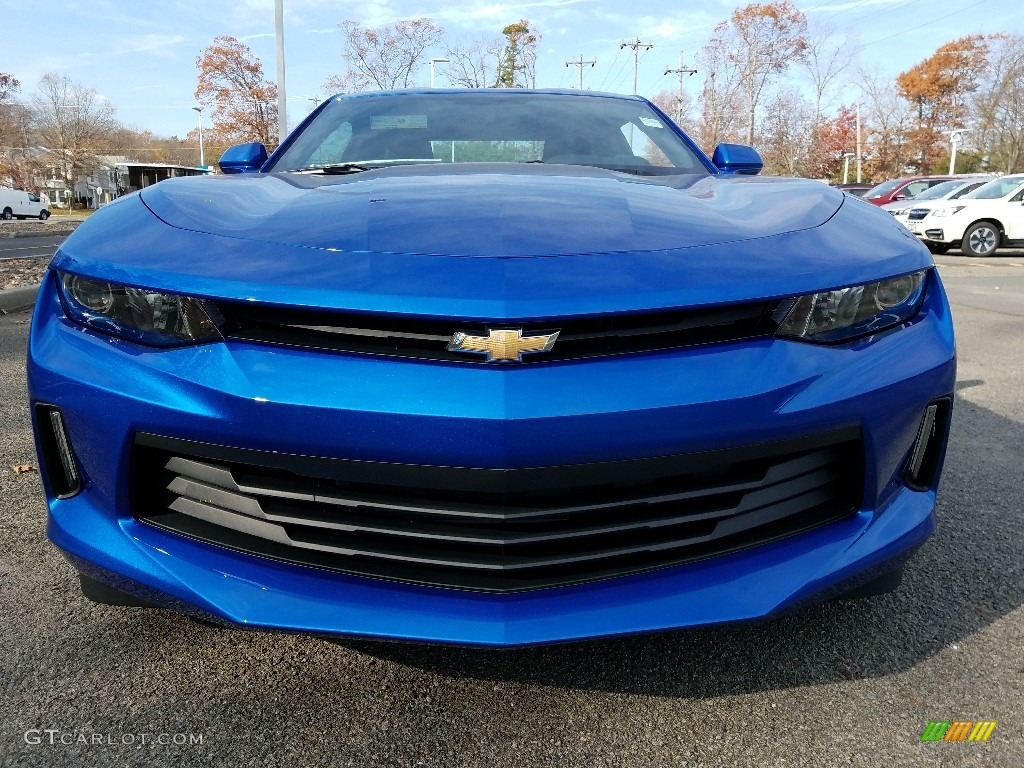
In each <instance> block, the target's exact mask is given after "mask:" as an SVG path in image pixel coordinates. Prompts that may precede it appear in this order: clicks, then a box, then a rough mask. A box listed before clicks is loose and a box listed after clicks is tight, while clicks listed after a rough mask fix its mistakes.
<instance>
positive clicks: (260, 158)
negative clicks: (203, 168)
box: [217, 141, 267, 173]
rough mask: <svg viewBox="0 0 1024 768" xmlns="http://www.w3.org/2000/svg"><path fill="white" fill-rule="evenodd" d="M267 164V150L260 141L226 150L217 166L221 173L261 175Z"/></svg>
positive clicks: (237, 145)
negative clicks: (264, 165)
mask: <svg viewBox="0 0 1024 768" xmlns="http://www.w3.org/2000/svg"><path fill="white" fill-rule="evenodd" d="M265 162H267V148H266V147H264V146H263V145H262V144H260V143H259V142H258V141H250V142H249V143H247V144H235V146H233V147H228V148H227V149H226V150H224V154H223V155H221V156H220V160H219V161H218V162H217V165H218V166H219V167H220V170H221V173H259V170H260V168H262V167H263V164H264V163H265Z"/></svg>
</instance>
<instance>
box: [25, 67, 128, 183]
mask: <svg viewBox="0 0 1024 768" xmlns="http://www.w3.org/2000/svg"><path fill="white" fill-rule="evenodd" d="M32 111H33V113H34V114H33V117H34V120H35V123H36V126H37V130H38V131H39V135H40V139H41V140H42V142H43V144H44V145H45V146H46V147H47V148H48V149H49V152H48V153H47V157H46V163H47V165H49V166H50V167H52V168H54V169H55V170H56V172H57V174H58V178H60V179H62V180H63V181H64V184H65V187H66V189H68V190H71V189H73V188H74V184H75V180H76V179H77V178H78V177H79V176H80V175H82V174H85V173H88V172H89V171H90V170H92V169H91V167H90V166H91V165H92V164H93V163H94V161H95V155H96V151H95V150H96V147H97V146H98V145H99V144H100V143H101V141H102V140H103V139H104V137H106V136H107V135H108V134H109V133H110V132H111V131H112V130H113V129H114V127H115V126H116V122H115V120H114V114H115V109H114V106H113V105H112V104H111V103H110V102H109V101H107V100H106V99H105V98H104V97H103V96H101V95H100V94H98V93H97V92H96V91H94V90H93V89H92V88H87V87H85V86H84V85H81V84H80V83H76V82H74V81H72V80H71V79H70V78H69V77H67V76H66V75H57V74H54V73H48V74H46V75H43V78H42V80H40V81H39V87H38V89H37V94H36V96H35V97H34V98H33V99H32Z"/></svg>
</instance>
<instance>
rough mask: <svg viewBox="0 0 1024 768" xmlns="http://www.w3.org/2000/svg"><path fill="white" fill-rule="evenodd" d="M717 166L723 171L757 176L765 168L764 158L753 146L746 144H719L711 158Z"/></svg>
mask: <svg viewBox="0 0 1024 768" xmlns="http://www.w3.org/2000/svg"><path fill="white" fill-rule="evenodd" d="M711 162H712V163H714V164H715V167H716V168H718V170H720V171H722V172H723V173H739V174H743V175H745V176H756V175H757V174H759V173H760V172H761V169H762V168H764V160H762V159H761V155H760V154H758V152H757V150H756V149H754V148H753V147H748V146H746V145H745V144H719V145H718V146H717V147H715V154H714V156H713V157H712V158H711Z"/></svg>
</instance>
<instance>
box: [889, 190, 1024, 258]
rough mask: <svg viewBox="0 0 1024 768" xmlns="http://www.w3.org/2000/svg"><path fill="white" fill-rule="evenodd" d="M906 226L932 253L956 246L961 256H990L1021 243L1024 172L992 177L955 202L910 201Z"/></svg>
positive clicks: (1022, 233) (1022, 234)
mask: <svg viewBox="0 0 1024 768" xmlns="http://www.w3.org/2000/svg"><path fill="white" fill-rule="evenodd" d="M914 202H915V203H916V202H918V201H916V200H915V201H914ZM906 226H907V228H908V229H909V230H910V231H911V232H913V233H914V234H915V235H917V236H918V237H919V238H920V239H921V241H922V242H923V243H924V244H925V245H927V246H928V250H930V251H931V252H932V253H945V252H946V251H948V250H949V249H950V248H960V250H961V251H963V253H964V255H965V256H991V255H992V254H994V253H995V252H996V250H997V249H998V248H1000V247H1007V246H1010V247H1012V246H1017V247H1021V246H1024V175H1019V174H1018V175H1015V176H1003V177H1002V178H998V179H993V180H992V181H989V182H987V183H985V184H982V185H981V186H980V187H978V188H977V189H976V190H974V191H973V192H969V193H968V194H966V195H964V196H963V197H961V198H960V199H959V200H956V201H955V202H954V201H937V202H935V203H932V204H930V205H921V206H918V205H914V206H913V207H912V208H911V209H910V212H909V213H908V215H907V225H906Z"/></svg>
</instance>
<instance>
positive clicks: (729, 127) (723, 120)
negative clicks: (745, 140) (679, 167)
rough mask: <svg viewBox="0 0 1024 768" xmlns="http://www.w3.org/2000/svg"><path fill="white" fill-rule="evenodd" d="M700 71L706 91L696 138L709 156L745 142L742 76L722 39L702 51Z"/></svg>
mask: <svg viewBox="0 0 1024 768" xmlns="http://www.w3.org/2000/svg"><path fill="white" fill-rule="evenodd" d="M697 69H698V70H700V71H701V72H703V73H704V87H703V88H702V89H701V92H700V96H699V99H698V102H699V106H700V117H699V120H698V122H697V126H696V132H695V133H696V135H695V138H696V140H697V143H698V144H699V145H700V146H701V148H702V149H704V151H706V152H708V153H709V154H710V153H711V152H713V151H714V148H715V147H716V146H717V145H718V144H719V143H721V142H723V141H731V142H735V141H739V140H741V139H742V132H741V126H742V120H743V114H742V113H743V109H742V106H741V104H740V90H739V89H740V81H739V72H738V71H737V68H736V64H735V62H733V61H732V59H731V58H730V55H729V51H728V49H726V47H725V45H724V41H722V40H721V39H719V38H712V39H711V41H710V42H709V43H708V44H707V45H706V46H704V48H702V49H701V51H700V54H698V56H697Z"/></svg>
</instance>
